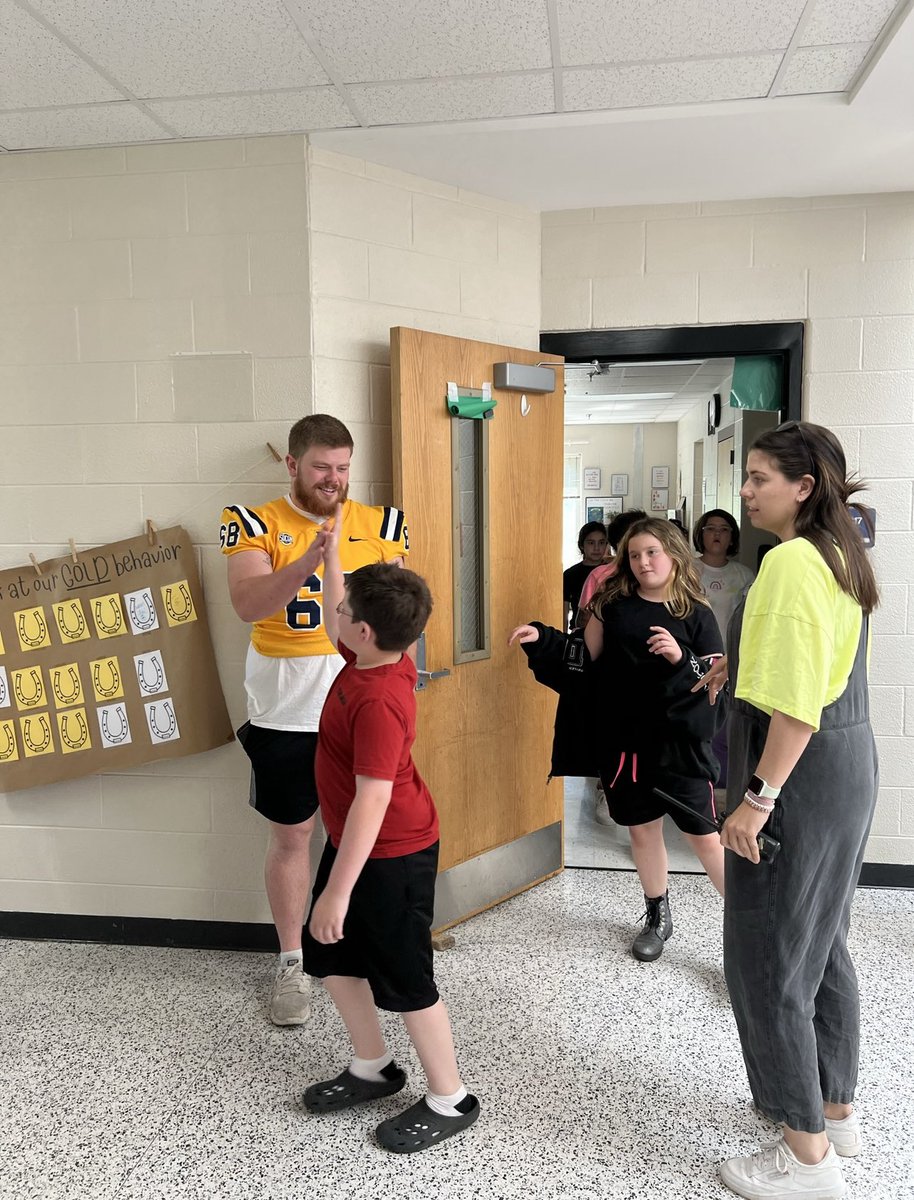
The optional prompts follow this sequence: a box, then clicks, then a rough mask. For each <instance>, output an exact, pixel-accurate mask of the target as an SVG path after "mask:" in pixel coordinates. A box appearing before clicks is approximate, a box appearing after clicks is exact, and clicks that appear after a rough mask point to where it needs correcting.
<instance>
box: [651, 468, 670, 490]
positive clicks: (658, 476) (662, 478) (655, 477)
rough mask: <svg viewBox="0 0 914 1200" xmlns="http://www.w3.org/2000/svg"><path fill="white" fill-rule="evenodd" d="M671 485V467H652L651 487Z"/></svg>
mask: <svg viewBox="0 0 914 1200" xmlns="http://www.w3.org/2000/svg"><path fill="white" fill-rule="evenodd" d="M669 486H670V468H669V467H651V487H652V488H665V487H669Z"/></svg>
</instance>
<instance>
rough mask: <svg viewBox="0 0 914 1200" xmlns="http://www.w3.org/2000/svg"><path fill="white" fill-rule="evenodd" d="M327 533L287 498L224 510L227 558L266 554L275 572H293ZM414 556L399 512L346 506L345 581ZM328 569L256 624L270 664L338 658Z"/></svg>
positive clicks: (256, 640) (258, 643)
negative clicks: (328, 623) (326, 605)
mask: <svg viewBox="0 0 914 1200" xmlns="http://www.w3.org/2000/svg"><path fill="white" fill-rule="evenodd" d="M320 528H321V526H320V524H319V523H318V522H317V521H312V520H311V519H310V518H309V517H307V516H306V515H305V514H304V513H303V512H302V511H301V510H300V509H297V508H295V507H294V505H293V504H292V502H291V501H290V500H289V498H288V497H287V496H281V497H280V498H279V499H278V500H271V501H270V502H269V503H268V504H260V505H258V506H257V508H247V507H245V506H244V505H242V504H230V505H229V506H228V508H225V509H223V510H222V524H221V526H220V529H219V544H220V546H221V547H222V553H223V554H241V553H245V552H247V551H248V550H263V551H264V552H265V553H266V554H268V555H269V556H270V561H271V562H272V563H273V570H274V571H278V570H279V569H280V568H282V567H285V566H288V564H289V563H291V562H294V561H295V560H296V559H297V558H301V556H302V555H303V554H304V553H305V551H306V550H307V549H308V547H309V546H310V545H311V543H312V542H313V541H314V538H315V536H316V535H317V532H318V530H319V529H320ZM408 553H409V537H408V535H407V531H406V524H405V522H404V520H403V513H401V512H400V510H399V509H398V508H381V507H378V508H371V507H369V506H368V505H367V504H358V503H357V502H356V501H355V500H347V501H346V503H345V504H344V505H343V528H342V531H341V533H340V563H341V565H342V568H343V573H344V574H345V575H348V574H350V573H351V572H352V571H357V570H358V569H359V567H365V566H368V564H369V563H376V562H390V560H391V559H394V558H399V557H404V558H405V556H406V555H407V554H408ZM323 576H324V565H323V563H321V565H320V566H319V567H318V568H317V571H316V572H315V573H314V574H313V575H311V576H309V578H308V579H306V580H305V582H304V584H303V586H302V587H301V588H300V589H299V591H298V594H297V595H296V596H294V597H293V598H292V599H291V600H290V601H289V603H288V604H287V605H286V607H285V608H283V609H280V611H279V612H276V613H274V614H273V615H272V616H271V617H266V618H265V619H264V620H262V621H257V622H255V623H254V626H253V628H252V629H251V644H252V645H253V647H254V649H255V650H256V651H257V652H258V653H259V654H264V655H266V657H267V658H303V657H305V656H307V655H312V654H335V653H336V647H335V646H333V645H332V644H331V642H330V639H329V638H328V637H327V632H326V629H325V628H324V616H323V589H324V580H323Z"/></svg>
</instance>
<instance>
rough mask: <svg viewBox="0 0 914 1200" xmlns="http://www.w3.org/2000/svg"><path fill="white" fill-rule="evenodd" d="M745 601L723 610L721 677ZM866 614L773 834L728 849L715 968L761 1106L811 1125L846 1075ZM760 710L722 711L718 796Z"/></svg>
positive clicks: (741, 778)
mask: <svg viewBox="0 0 914 1200" xmlns="http://www.w3.org/2000/svg"><path fill="white" fill-rule="evenodd" d="M743 612H744V605H742V604H741V605H740V606H739V607H738V608H737V610H736V612H735V613H734V615H733V619H732V620H731V622H730V629H729V634H728V643H729V646H728V649H729V650H730V657H729V660H728V661H729V666H730V672H729V674H730V681H731V687H735V681H736V678H737V670H738V666H739V653H738V648H739V639H740V633H741V630H742V624H743ZM867 626H868V621H867V620H866V618H864V620H863V621H862V622H861V631H860V640H859V643H858V645H857V654H856V658H855V660H854V666H853V669H852V670H851V674H850V678H849V679H848V683H847V687H846V688H845V689H844V692H843V694H842V695H841V696H839V697H838V699H837V700H835V701H834V702H833V703H832V704H829V705H828V706H827V707H826V708H825V709H824V710H823V712H822V718H821V725H820V728H819V731H818V732H817V733H814V734H813V735H812V738H811V740H810V742H809V745H808V746H807V748H806V750H804V752H803V755H802V757H801V758H800V761H799V762H798V763H797V765H796V766H795V767H794V769H793V771H791V773H790V778H789V779H788V781H787V783H786V784H785V785H784V787H783V789H782V791H781V795H780V798H779V799H778V802H777V805H776V807H775V810H774V813H773V814H772V815H771V817H770V818H769V819H768V822H767V824H766V825H765V831H766V832H767V833H770V834H771V836H772V837H775V838H777V840H778V841H779V842H780V843H781V852H780V854H779V855H778V856H777V858H776V859H775V860H774V862H773V863H770V864H769V863H765V862H761V863H759V864H758V865H757V866H756V865H755V864H753V863H751V862H749V861H748V859H745V858H741V857H740V856H739V855H737V854H734V853H732V852H731V851H729V850H728V851H727V852H726V893H725V900H724V972H725V975H726V978H727V987H728V988H729V990H730V1000H731V1003H732V1005H733V1013H734V1015H735V1017H736V1024H737V1027H738V1029H739V1037H740V1042H741V1044H742V1050H743V1058H744V1060H745V1063H746V1071H747V1073H748V1075H749V1086H750V1087H751V1089H752V1095H753V1098H754V1099H755V1103H756V1105H757V1107H758V1108H759V1110H760V1111H761V1112H762V1113H764V1114H765V1115H766V1116H767V1117H769V1118H770V1119H771V1120H772V1121H783V1122H786V1123H787V1124H788V1125H789V1126H790V1127H791V1128H792V1129H796V1130H801V1131H804V1132H807V1133H820V1132H822V1130H823V1129H824V1128H825V1124H824V1120H823V1112H822V1102H823V1100H825V1101H828V1102H830V1103H834V1104H849V1103H850V1102H851V1101H852V1100H853V1098H854V1088H855V1086H856V1083H857V1056H858V1048H859V1041H860V1036H859V1026H860V1002H859V996H858V992H857V976H856V973H855V971H854V965H853V963H852V962H851V959H850V955H849V954H848V950H847V931H848V926H849V923H850V909H851V901H852V900H853V896H854V889H855V888H856V885H857V879H858V877H859V874H860V866H861V863H862V861H863V851H864V846H865V845H866V839H867V835H868V833H869V828H870V822H871V820H872V817H873V809H874V808H875V805H876V794H877V791H878V785H879V764H878V761H877V758H876V746H875V742H874V740H873V731H872V729H871V728H870V714H869V695H868V693H867V680H866V639H867ZM768 723H769V718H768V717H767V716H766V715H765V714H764V713H763V712H760V711H759V709H757V708H755V707H753V706H752V705H751V704H748V703H747V702H746V701H744V700H734V701H733V706H732V710H731V715H730V777H729V781H730V791H729V796H730V802H729V806H730V808H731V809H732V808H735V807H736V805H737V804H739V802H740V800H741V799H742V796H743V793H744V792H745V790H746V786H747V784H748V782H749V778H750V776H751V775H752V774H753V772H754V771H755V768H756V765H757V764H758V761H759V758H760V757H761V754H762V749H763V747H764V745H765V736H766V734H767V732H768Z"/></svg>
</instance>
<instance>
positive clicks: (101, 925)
mask: <svg viewBox="0 0 914 1200" xmlns="http://www.w3.org/2000/svg"><path fill="white" fill-rule="evenodd" d="M567 869H568V870H575V869H581V870H601V869H602V870H606V869H607V868H600V867H583V868H573V867H569V868H567ZM860 887H866V888H903V889H914V866H908V865H905V864H903V863H864V864H863V870H862V871H861V873H860ZM0 937H6V938H26V939H29V940H31V941H55V942H107V943H111V944H113V945H119V946H173V947H175V948H176V949H183V950H250V951H259V952H261V953H266V954H269V953H274V954H275V953H276V952H277V949H278V944H277V941H276V931H275V930H274V929H273V926H272V925H265V924H259V923H255V922H244V921H179V920H168V919H166V918H163V917H96V916H86V915H81V914H79V913H41V912H0Z"/></svg>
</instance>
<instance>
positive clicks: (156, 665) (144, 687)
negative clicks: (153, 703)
mask: <svg viewBox="0 0 914 1200" xmlns="http://www.w3.org/2000/svg"><path fill="white" fill-rule="evenodd" d="M147 663H148V665H149V666H150V667H152V669H153V670H154V671H155V679H154V680H153V681H152V683H150V682H149V680H148V679H147V678H146V666H147ZM136 677H137V680H138V682H139V685H140V691H141V692H145V693H146V695H147V696H152V695H154V694H155V693H156V692H161V690H162V684H163V683H164V682H165V672H164V671H163V670H162V663H161V661H160V659H159V658H158V656H157V655H155V654H151V655H150V656H149V658H148V660H143V659H142V658H141V659H140V660H139V662H138V663H137V664H136Z"/></svg>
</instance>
